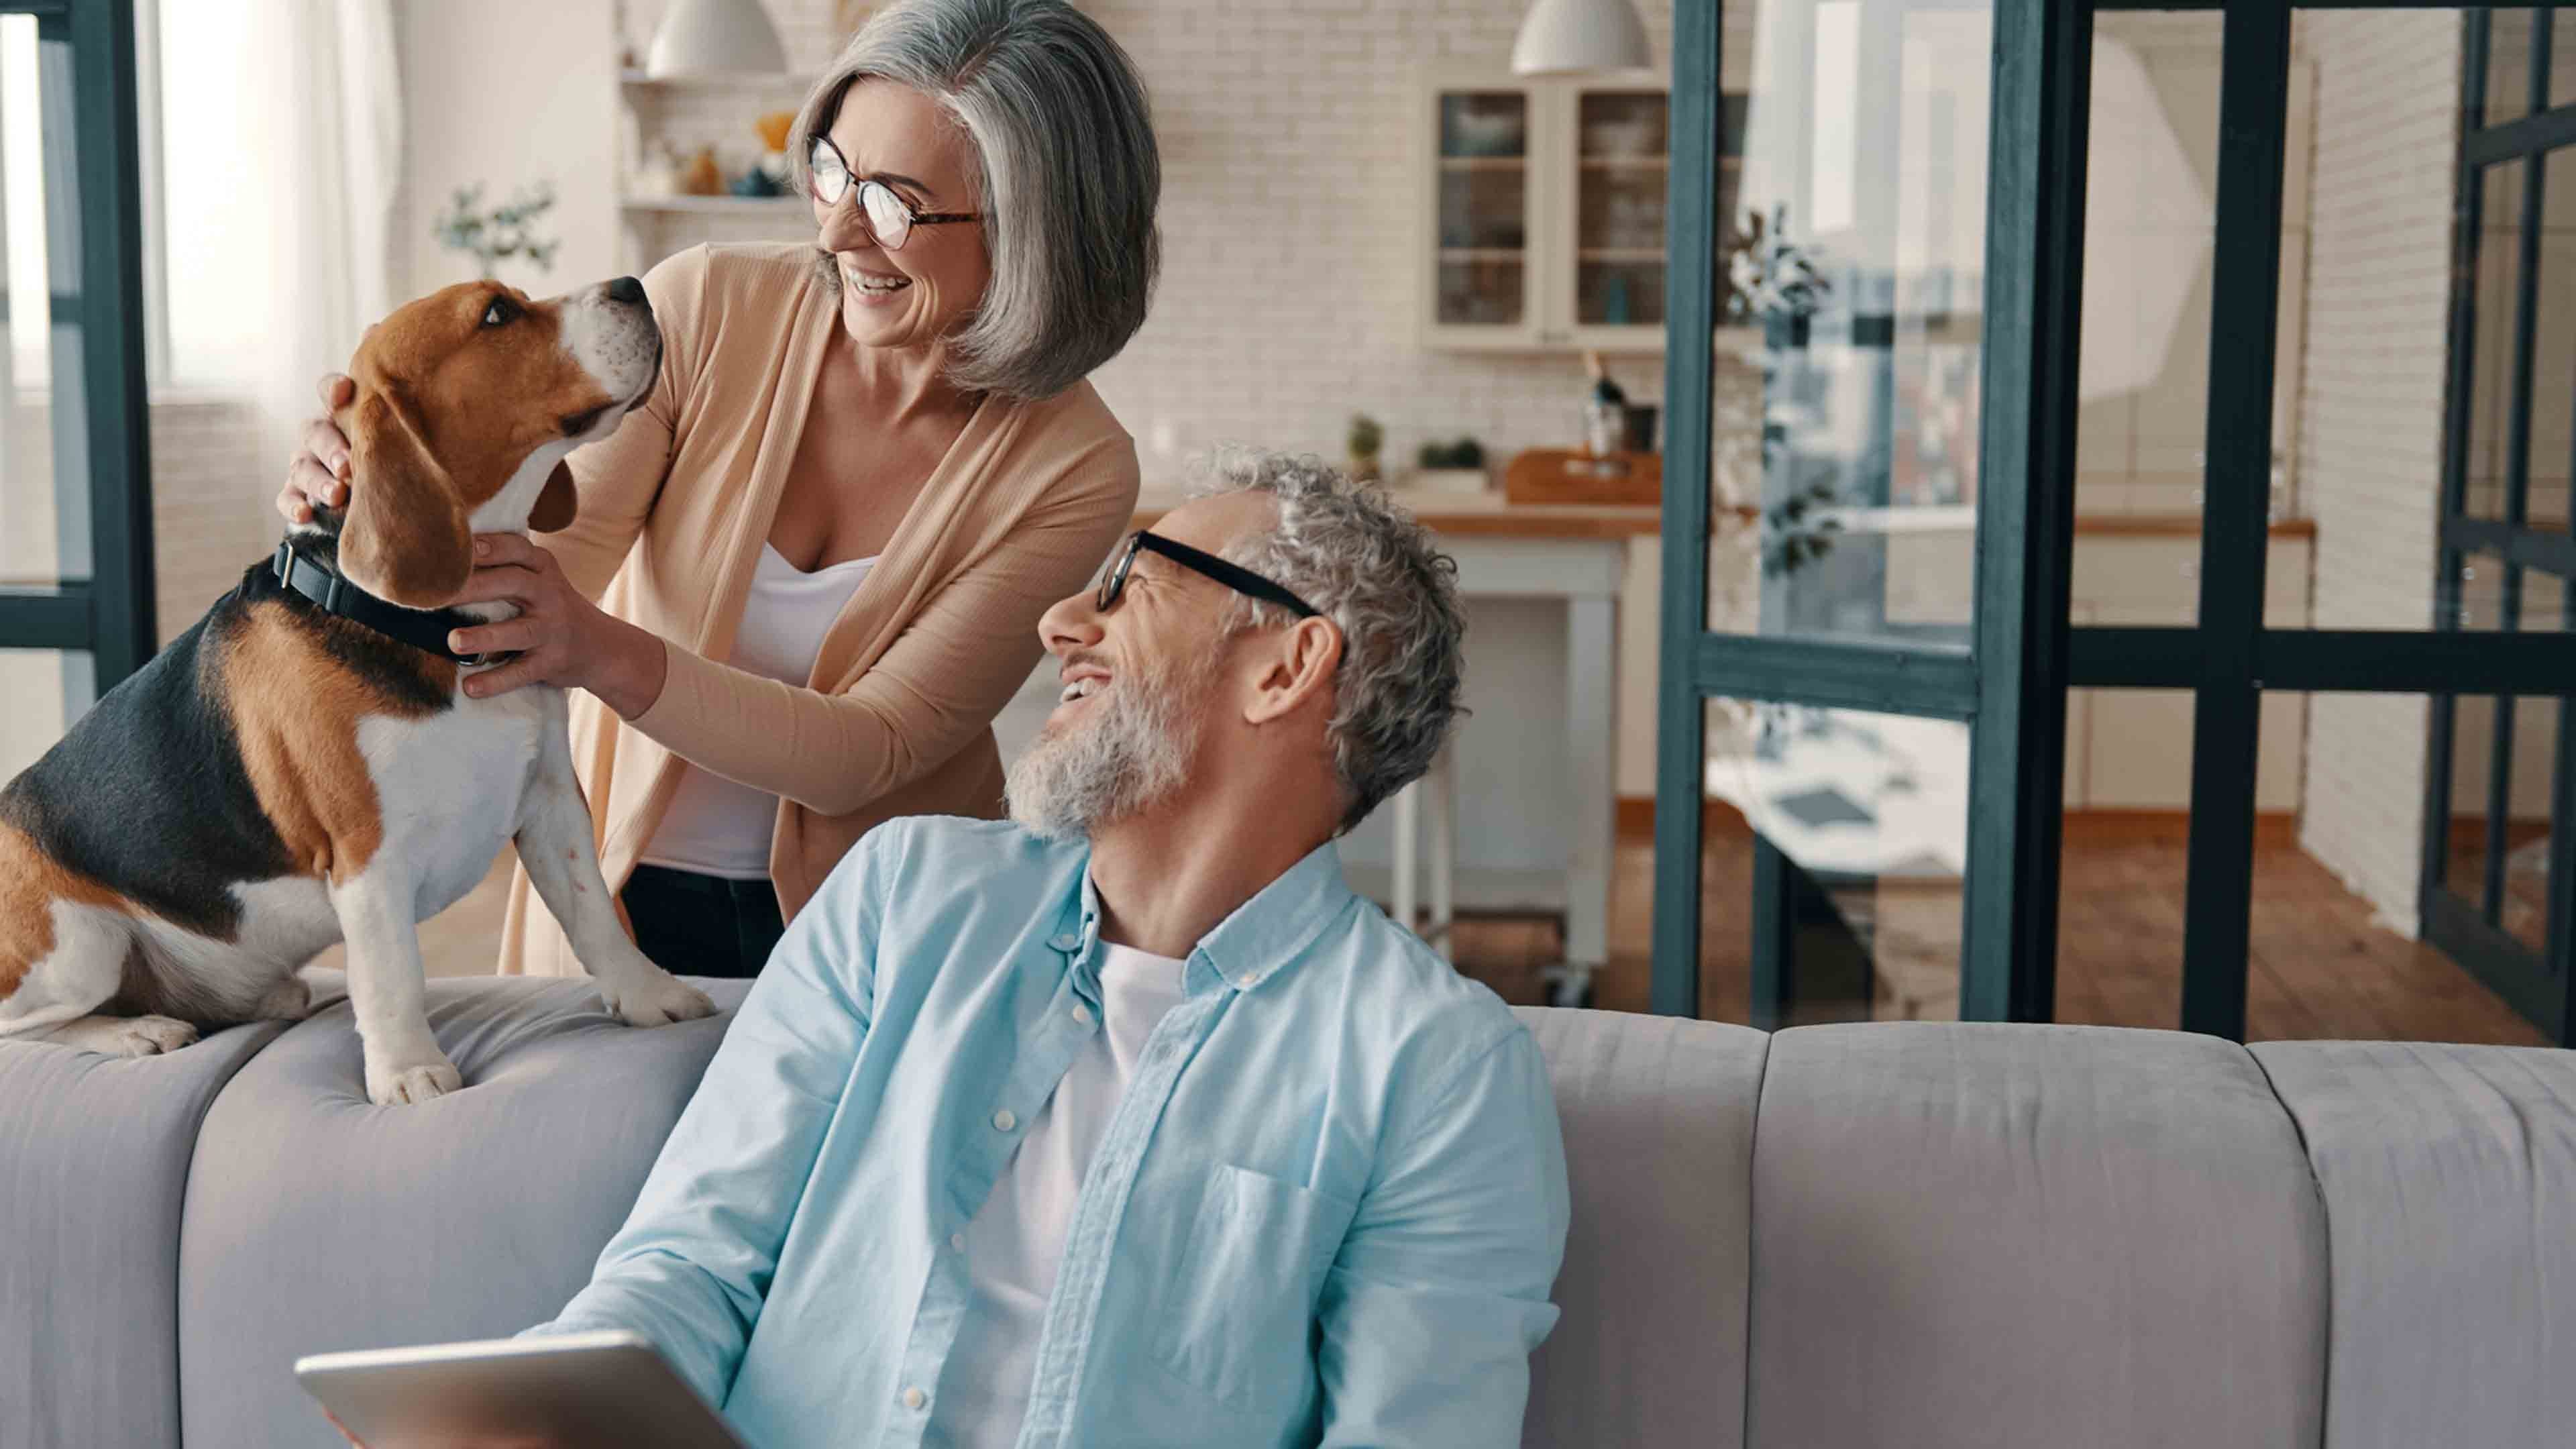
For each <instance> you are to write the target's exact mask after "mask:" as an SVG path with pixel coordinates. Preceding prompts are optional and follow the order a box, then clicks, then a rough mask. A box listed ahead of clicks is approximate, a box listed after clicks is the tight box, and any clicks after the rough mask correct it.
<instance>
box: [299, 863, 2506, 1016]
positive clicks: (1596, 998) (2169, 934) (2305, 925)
mask: <svg viewBox="0 0 2576 1449" xmlns="http://www.w3.org/2000/svg"><path fill="white" fill-rule="evenodd" d="M506 864H507V863H506V860H505V861H504V862H503V863H502V864H500V865H496V866H495V868H494V871H493V874H492V876H491V877H490V878H489V879H487V880H486V881H485V882H484V883H483V885H482V886H480V887H478V888H477V889H476V890H475V892H474V893H473V894H472V895H470V896H468V897H467V898H466V899H465V900H463V901H460V902H458V903H457V904H456V905H455V906H454V907H453V908H451V909H450V910H448V911H447V912H446V913H445V914H443V915H441V916H439V917H438V918H437V919H436V920H433V921H431V922H430V923H429V924H428V925H426V926H424V927H422V928H421V949H422V954H423V955H424V956H425V957H426V958H427V961H428V964H429V970H430V974H432V975H471V974H475V973H479V972H483V971H488V970H490V969H491V963H492V942H493V941H494V940H495V939H497V938H498V936H499V934H500V924H501V914H502V907H503V904H504V901H505V899H506V892H507V887H508V883H509V874H508V871H507V868H506ZM1751 870H1752V846H1751V840H1750V837H1749V836H1746V835H1743V834H1742V833H1741V832H1712V833H1711V836H1710V839H1709V842H1708V850H1707V852H1706V855H1705V857H1704V867H1703V869H1702V872H1701V876H1702V881H1703V885H1704V887H1705V892H1704V895H1703V900H1704V901H1705V905H1704V906H1703V909H1702V913H1701V915H1702V925H1701V961H1700V1002H1701V1013H1702V1014H1703V1015H1704V1016H1707V1017H1709V1018H1710V1019H1712V1020H1718V1021H1743V1020H1744V1019H1745V1018H1746V1015H1747V1009H1746V1008H1747V996H1746V985H1747V981H1748V967H1747V963H1748V962H1749V960H1750V958H1751V949H1750V943H1749V941H1748V939H1747V934H1746V922H1745V913H1744V902H1745V901H1746V900H1748V899H1749V897H1750V890H1749V881H1750V877H1751ZM2064 872H2065V887H2064V894H2063V904H2062V906H2061V909H2060V912H2059V916H2060V925H2059V933H2058V992H2057V1019H2058V1020H2060V1021H2071V1022H2088V1023H2093V1024H2097V1025H2105V1026H2145V1027H2171V1026H2173V1025H2174V1024H2175V1023H2176V1021H2177V1020H2178V1019H2179V1016H2180V1010H2181V1007H2180V1003H2181V1000H2182V995H2181V984H2180V983H2181V964H2182V897H2183V842H2182V839H2181V837H2180V835H2179V833H2173V834H2168V835H2156V834H2152V833H2150V834H2121V835H2115V836H2111V837H2103V838H2091V837H2088V838H2071V839H2070V841H2069V843H2068V846H2067V851H2066V856H2065V867H2064ZM1612 894H1613V902H1612V911H1611V935H1610V948H1611V961H1610V964H1609V967H1608V969H1606V970H1604V971H1602V972H1601V973H1600V974H1599V975H1598V976H1597V977H1596V978H1595V980H1594V983H1593V987H1594V989H1593V1004H1594V1005H1595V1006H1599V1007H1604V1008H1607V1009H1610V1010H1614V1011H1643V1010H1645V1009H1646V977H1647V960H1648V958H1649V955H1650V952H1651V945H1650V932H1651V930H1652V927H1653V919H1654V915H1653V911H1654V899H1653V897H1654V852H1653V850H1652V849H1651V847H1650V846H1649V845H1648V844H1647V842H1646V841H1645V840H1643V839H1623V840H1622V841H1621V842H1620V844H1619V848H1618V853H1617V858H1616V869H1615V877H1614V885H1613V888H1612ZM1838 904H1840V905H1841V906H1842V907H1843V908H1844V911H1845V913H1846V914H1847V915H1856V916H1861V917H1865V918H1867V919H1868V920H1869V921H1870V922H1871V926H1872V929H1873V931H1874V933H1875V949H1876V952H1877V965H1878V979H1879V984H1880V987H1881V999H1880V1000H1879V1001H1878V1002H1877V1003H1876V1004H1875V1007H1874V1009H1873V1014H1874V1015H1876V1016H1878V1017H1881V1018H1891V1017H1894V1018H1904V1017H1918V1018H1931V1019H1940V1018H1944V1017H1948V1016H1952V1015H1955V1014H1956V1009H1957V1005H1956V996H1957V983H1958V952H1959V893H1958V891H1957V890H1956V889H1955V888H1952V887H1929V888H1927V887H1912V888H1896V887H1883V888H1881V889H1880V890H1878V891H1877V892H1876V893H1875V895H1874V898H1872V899H1868V900H1860V901H1853V900H1840V901H1838ZM1560 949H1561V947H1560V943H1559V937H1558V926H1557V923H1556V921H1555V920H1554V919H1553V918H1531V919H1514V918H1482V919H1470V920H1466V921H1462V922H1460V923H1459V929H1458V954H1459V963H1458V964H1459V968H1460V969H1461V970H1463V971H1465V972H1466V973H1467V974H1469V975H1471V976H1474V977H1476V978H1478V979H1479V980H1482V981H1484V982H1485V983H1486V984H1487V985H1489V986H1491V987H1493V988H1494V989H1495V990H1496V991H1497V992H1499V993H1501V994H1502V996H1503V998H1504V999H1505V1000H1508V1001H1513V1002H1522V1003H1533V1004H1534V1003H1537V1002H1541V1001H1543V1000H1545V999H1546V985H1545V983H1544V982H1543V981H1542V980H1541V978H1540V974H1539V973H1540V968H1542V967H1543V966H1545V965H1547V964H1548V963H1550V962H1552V961H1554V960H1555V959H1557V955H1558V952H1559V950H1560ZM337 958H338V953H337V952H336V950H335V951H334V952H333V953H332V956H331V957H329V958H327V959H326V960H325V962H324V963H323V964H327V965H337V964H338V959H337ZM2250 972H2251V974H2250V976H2249V978H2248V980H2247V983H2246V1034H2247V1035H2248V1037H2250V1038H2251V1039H2254V1040H2257V1041H2262V1040H2276V1039H2287V1038H2342V1039H2377V1040H2415V1041H2459V1042H2502V1043H2509V1044H2515V1045H2526V1046H2537V1045H2545V1044H2546V1043H2545V1041H2544V1040H2543V1038H2542V1037H2541V1035H2540V1033H2539V1032H2538V1031H2536V1030H2535V1029H2533V1027H2532V1026H2531V1024H2530V1023H2528V1022H2526V1021H2524V1020H2523V1019H2522V1018H2521V1017H2519V1016H2516V1015H2515V1014H2514V1013H2513V1011H2512V1010H2511V1009H2510V1008H2508V1007H2506V1006H2505V1004H2504V1003H2503V1002H2502V1001H2501V1000H2499V999H2497V997H2496V996H2495V995H2494V994H2493V993H2492V992H2489V991H2488V990H2487V989H2486V988H2485V987H2483V986H2481V985H2479V984H2478V983H2477V982H2476V981H2475V980H2473V979H2471V978H2470V976H2469V975H2468V973H2467V972H2465V971H2463V970H2462V969H2461V968H2460V967H2458V966H2457V965H2454V964H2453V963H2452V961H2451V959H2450V958H2449V957H2447V956H2445V955H2443V954H2442V953H2441V952H2439V951H2436V950H2434V949H2433V948H2432V947H2430V946H2426V945H2422V944H2419V943H2417V942H2412V941H2408V940H2406V939H2404V938H2402V937H2400V936H2399V935H2397V934H2396V933H2395V932H2393V931H2389V930H2385V929H2382V928H2381V927H2379V926H2377V925H2374V924H2372V921H2371V908H2370V906H2369V904H2368V903H2367V902H2365V901H2363V900H2362V899H2361V898H2360V897H2358V896H2355V895H2353V894H2352V893H2351V892H2350V891H2347V890H2345V889H2344V888H2343V886H2342V885H2341V883H2339V882H2338V881H2336V879H2335V878H2334V876H2333V874H2332V873H2331V872H2329V871H2328V870H2327V869H2326V868H2325V867H2324V866H2322V865H2319V864H2318V863H2317V862H2316V861H2315V860H2314V859H2313V858H2311V857H2310V856H2308V855H2307V854H2306V853H2305V852H2303V851H2301V850H2300V849H2299V848H2298V847H2297V846H2296V845H2295V844H2292V843H2290V842H2289V841H2288V840H2287V839H2286V838H2272V839H2267V840H2266V841H2265V842H2264V843H2263V844H2262V845H2261V846H2259V847H2258V849H2257V852H2256V859H2255V891H2254V927H2253V936H2252V959H2251V962H2250Z"/></svg>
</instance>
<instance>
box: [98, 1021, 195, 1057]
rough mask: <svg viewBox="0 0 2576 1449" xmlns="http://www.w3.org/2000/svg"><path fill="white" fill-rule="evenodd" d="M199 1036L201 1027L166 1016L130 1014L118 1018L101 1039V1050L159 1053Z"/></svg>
mask: <svg viewBox="0 0 2576 1449" xmlns="http://www.w3.org/2000/svg"><path fill="white" fill-rule="evenodd" d="M196 1039H197V1029H196V1028H195V1027H193V1026H190V1025H189V1024H188V1023H186V1022H184V1021H176V1020H173V1019H172V1018H170V1017H166V1016H137V1017H129V1018H127V1019H126V1020H124V1021H120V1022H118V1023H117V1024H116V1025H115V1026H114V1027H112V1028H110V1029H109V1030H108V1032H107V1033H106V1040H104V1041H103V1042H101V1043H99V1050H101V1051H104V1052H106V1053H107V1054H108V1055H110V1056H118V1057H157V1056H159V1055H161V1054H162V1053H163V1052H175V1051H177V1050H178V1049H179V1048H181V1047H183V1046H186V1045H187V1044H188V1043H190V1042H192V1041H195V1040H196Z"/></svg>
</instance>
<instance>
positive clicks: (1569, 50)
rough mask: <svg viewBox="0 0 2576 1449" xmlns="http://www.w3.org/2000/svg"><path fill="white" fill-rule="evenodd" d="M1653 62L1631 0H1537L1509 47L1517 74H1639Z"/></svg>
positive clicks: (1643, 30)
mask: <svg viewBox="0 0 2576 1449" xmlns="http://www.w3.org/2000/svg"><path fill="white" fill-rule="evenodd" d="M1653 63H1654V55H1653V53H1652V52H1651V51H1649V50H1648V49H1647V48H1646V26H1645V22H1643V21H1641V20H1639V19H1638V18H1637V7H1636V6H1634V5H1632V4H1630V3H1629V0H1536V3H1534V4H1532V5H1531V6H1530V8H1529V15H1528V16H1527V17H1526V18H1524V19H1523V20H1522V21H1521V34H1520V39H1518V40H1516V41H1514V42H1513V43H1512V73H1513V74H1515V75H1563V74H1566V73H1568V72H1572V71H1602V70H1642V69H1644V68H1645V67H1646V66H1649V65H1652V64H1653Z"/></svg>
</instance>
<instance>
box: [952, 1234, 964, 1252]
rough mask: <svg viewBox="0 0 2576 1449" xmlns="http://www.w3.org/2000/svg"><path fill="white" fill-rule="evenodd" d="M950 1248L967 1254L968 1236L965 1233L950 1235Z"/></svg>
mask: <svg viewBox="0 0 2576 1449" xmlns="http://www.w3.org/2000/svg"><path fill="white" fill-rule="evenodd" d="M948 1246H950V1247H952V1248H954V1249H956V1250H957V1251H958V1252H961V1253H962V1252H965V1251H966V1235H965V1234H964V1233H950V1234H949V1235H948Z"/></svg>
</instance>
